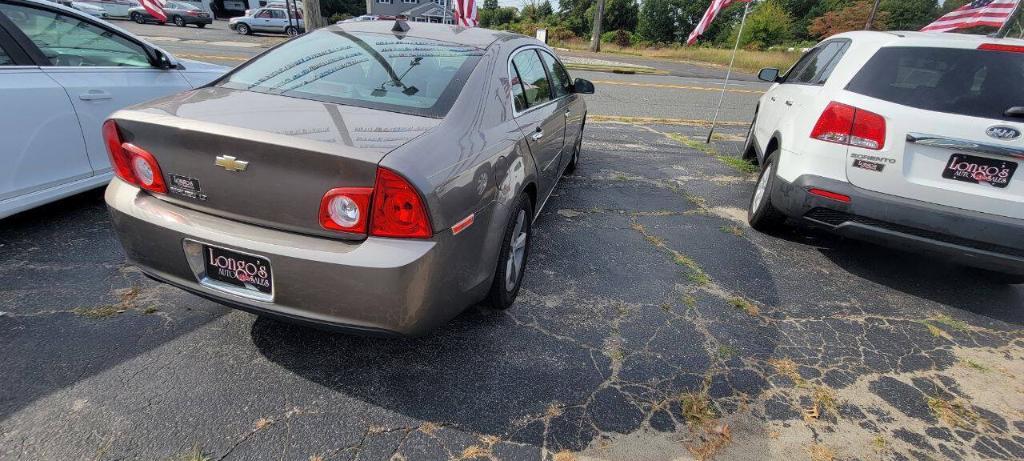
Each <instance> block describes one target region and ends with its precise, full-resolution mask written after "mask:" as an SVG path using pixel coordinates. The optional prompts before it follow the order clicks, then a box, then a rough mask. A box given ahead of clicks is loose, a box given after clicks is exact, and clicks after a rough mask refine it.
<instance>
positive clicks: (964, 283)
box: [0, 26, 1024, 461]
mask: <svg viewBox="0 0 1024 461" xmlns="http://www.w3.org/2000/svg"><path fill="white" fill-rule="evenodd" d="M154 27H155V26H154ZM171 30H174V29H171ZM218 51H219V50H218ZM609 75H610V74H602V76H600V78H608V79H611V78H622V79H623V81H624V82H628V83H638V84H639V83H644V84H647V83H651V82H652V81H653V80H651V78H649V77H622V76H615V77H610V76H609ZM593 78H595V79H597V78H599V75H598V74H595V75H594V76H593ZM676 78H679V77H676ZM607 86H608V87H614V88H620V87H622V88H627V87H628V88H633V87H631V86H629V85H617V86H613V85H607ZM639 88H647V87H639ZM658 91H664V92H665V93H664V94H665V95H675V96H672V97H677V98H679V100H680V101H683V103H684V104H687V103H693V104H701V102H700V100H699V96H698V95H701V94H704V93H701V92H700V91H701V90H682V89H679V90H676V91H669V89H665V88H661V89H659V90H658ZM638 94H639V93H638ZM737 94H738V95H742V94H743V93H737ZM595 96H597V95H595ZM666 97H668V96H666ZM592 102H593V106H595V107H596V106H599V104H600V102H599V100H597V99H596V97H595V99H594V100H592ZM615 107H618V108H619V109H620V110H622V111H627V112H628V113H631V114H632V113H638V114H649V113H654V112H646V111H653V110H654V109H650V108H651V107H656V106H654V105H653V104H650V103H647V104H645V103H643V102H642V101H641V100H638V99H630V98H625V99H622V100H620V101H617V105H616V106H615ZM651 116H652V117H653V115H651ZM679 118H682V117H679ZM624 120H626V121H627V122H629V123H623V122H622V121H621V120H616V119H607V120H606V121H599V120H593V121H591V122H590V123H588V130H587V138H586V143H585V145H584V149H585V150H584V157H583V163H582V165H581V166H580V169H579V170H578V173H577V175H575V176H571V177H566V178H565V180H564V182H563V183H562V184H561V185H560V187H559V189H558V190H557V191H556V195H554V196H553V197H552V199H551V200H550V201H549V202H548V204H547V207H546V208H545V210H544V212H543V213H542V215H541V217H540V219H539V220H538V222H537V224H536V232H537V234H536V241H535V246H534V247H533V250H532V251H533V253H532V254H531V261H530V266H529V271H528V273H527V276H526V280H525V282H524V283H525V285H524V288H523V291H522V294H521V297H520V299H519V301H518V302H517V304H516V306H515V307H514V308H513V309H511V310H509V311H506V312H494V311H490V310H487V309H484V308H481V307H473V308H470V309H469V310H468V311H467V312H466V313H465V314H463V315H461V316H459V317H458V318H456V319H455V320H454V321H453V322H451V323H450V324H449V325H446V326H445V327H443V328H441V329H440V330H439V331H437V332H435V333H434V334H431V335H429V336H427V337H424V338H420V339H379V338H362V337H352V336H344V335H338V334H331V333H325V332H322V331H318V330H312V329H308V328H303V327H298V326H294V325H290V324H286V323H280V322H276V321H271V320H267V319H261V318H257V317H254V316H252V315H249V314H246V313H242V312H238V311H234V310H231V309H228V308H225V307H223V306H220V305H218V304H215V303H212V302H209V301H206V300H203V299H200V298H197V297H194V296H192V295H189V294H186V293H183V292H181V291H179V290H176V289H173V288H169V287H166V286H163V285H159V284H157V283H154V282H152V281H150V280H149V279H147V278H145V277H144V276H142V275H141V274H140V273H139V272H138V271H137V270H135V269H134V268H132V267H131V266H129V265H127V264H125V262H124V259H123V256H122V254H121V250H120V248H119V246H118V244H117V242H116V240H115V238H114V236H113V234H112V233H111V231H110V222H109V217H108V215H107V213H106V211H105V209H104V207H103V204H102V197H101V194H100V193H99V192H93V193H87V194H82V195H79V196H76V197H73V198H70V199H68V200H64V201H62V202H58V203H56V204H53V205H50V206H46V207H43V208H40V209H37V210H34V211H31V212H27V213H23V214H20V215H17V216H15V217H12V218H9V219H7V220H4V221H2V225H0V255H2V256H3V257H2V258H0V311H3V314H0V350H2V351H3V354H0V370H2V373H0V459H4V460H6V459H55V460H57V459H59V460H64V459H167V458H179V457H181V458H185V459H198V458H187V456H188V455H192V454H195V453H201V454H203V455H204V456H207V457H209V459H268V458H275V459H276V458H280V459H290V460H291V459H295V460H309V459H332V460H333V459H360V460H362V459H368V460H377V459H408V460H420V459H423V460H437V459H484V458H491V459H503V460H508V459H512V460H515V459H557V460H562V461H564V460H569V459H621V460H638V459H641V460H642V459H649V460H663V459H676V458H682V459H687V458H690V457H707V456H712V455H715V456H717V458H718V459H752V460H753V459H758V460H760V459H780V458H790V459H807V458H811V459H820V460H824V459H832V458H833V457H834V458H836V459H854V458H856V459H900V460H902V459H929V458H932V459H979V458H1001V459H1020V458H1022V457H1024V413H1022V409H1024V384H1022V383H1024V380H1022V376H1024V330H1022V325H1024V309H1022V308H1024V286H1016V287H1008V286H1002V285H995V284H992V283H989V282H988V281H986V280H984V279H980V278H978V277H977V276H975V275H972V274H971V273H969V272H966V271H963V270H961V269H958V268H956V267H954V266H951V265H949V264H947V263H945V262H943V261H936V260H931V259H927V258H923V257H920V256H915V255H909V254H904V253H901V252H899V251H893V250H888V249H882V248H878V247H875V246H872V245H867V244H861V243H857V242H851V241H847V240H843V239H838V238H834V237H831V236H828V235H824V234H820V233H816V232H813V231H809V230H793V231H787V232H783V233H780V234H778V235H765V234H761V233H758V232H755V231H753V230H751V229H749V228H748V227H747V226H746V224H745V220H744V219H743V218H744V212H743V208H744V207H745V205H746V202H747V198H748V197H749V194H750V191H751V189H752V187H753V184H752V181H751V178H750V176H748V175H746V174H744V173H741V172H739V171H737V170H734V169H733V168H732V167H730V166H728V165H727V164H726V163H725V162H724V161H723V160H722V159H726V160H727V159H728V156H729V155H732V154H734V153H735V152H736V151H737V150H738V148H739V140H740V134H741V133H742V130H743V128H742V127H740V126H730V127H727V128H725V129H724V130H723V132H722V133H723V135H724V136H722V137H720V138H719V141H717V142H715V143H713V144H712V146H711V149H701V150H698V149H696V147H699V144H692V143H690V142H689V140H691V139H693V138H697V137H700V136H701V135H703V133H704V129H703V128H701V127H698V126H691V124H688V123H686V122H682V121H674V122H672V123H670V124H669V123H664V122H662V123H657V122H642V121H639V120H636V119H624Z"/></svg>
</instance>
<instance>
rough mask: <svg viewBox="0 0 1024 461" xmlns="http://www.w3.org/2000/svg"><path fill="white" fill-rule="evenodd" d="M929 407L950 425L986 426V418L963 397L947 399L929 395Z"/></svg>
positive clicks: (966, 427) (964, 426) (969, 427)
mask: <svg viewBox="0 0 1024 461" xmlns="http://www.w3.org/2000/svg"><path fill="white" fill-rule="evenodd" d="M928 409H930V410H931V411H932V414H933V415H935V418H936V419H938V420H939V421H942V422H943V423H945V424H947V425H948V426H950V427H954V428H957V427H959V428H962V429H968V430H976V429H978V427H979V425H981V426H985V420H984V419H982V418H981V416H978V413H977V412H975V411H974V409H973V408H971V405H970V403H968V402H967V401H965V400H963V399H961V398H954V399H953V400H945V399H942V398H939V397H928Z"/></svg>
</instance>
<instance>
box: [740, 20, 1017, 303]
mask: <svg viewBox="0 0 1024 461" xmlns="http://www.w3.org/2000/svg"><path fill="white" fill-rule="evenodd" d="M758 77H759V78H761V79H762V80H766V81H770V82H774V83H775V85H774V86H772V87H771V89H769V90H768V92H766V93H765V94H764V96H763V97H762V98H761V100H760V102H759V103H758V108H757V112H756V115H755V118H754V122H753V124H752V125H751V128H750V132H749V134H748V135H747V142H746V145H745V147H744V156H745V157H746V158H748V159H754V158H755V157H756V159H757V160H758V161H759V162H760V164H761V165H762V168H761V176H760V177H759V178H758V182H757V187H756V189H755V191H754V193H753V197H752V198H751V201H750V209H749V214H748V219H749V222H750V225H751V226H752V227H753V228H755V229H758V230H768V229H771V228H774V227H778V226H780V225H782V224H783V223H784V222H785V221H786V218H791V219H793V220H794V221H800V222H803V223H808V224H812V225H816V226H822V227H825V228H827V229H830V230H832V231H833V232H836V233H838V234H840V235H844V236H848V237H852V238H857V239H863V240H871V241H875V242H877V243H882V244H887V245H890V246H895V247H898V248H903V249H910V250H916V251H922V252H929V253H936V254H939V255H942V256H944V257H946V258H947V259H949V260H950V261H953V262H956V263H959V264H963V265H966V266H973V267H975V268H980V269H982V270H983V271H984V272H985V273H986V274H987V275H988V276H990V277H991V278H992V279H994V280H998V281H1001V282H1007V283H1022V282H1024V171H1017V170H1018V166H1019V164H1021V163H1024V139H1022V137H1021V133H1022V131H1024V84H1022V82H1024V41H1021V40H1008V39H992V38H989V37H985V36H976V35H960V34H936V33H920V32H850V33H845V34H840V35H836V36H834V37H832V38H829V39H828V40H825V41H823V42H821V43H820V44H818V45H817V46H816V47H814V48H813V49H811V50H810V51H808V52H807V53H806V54H805V55H804V56H803V57H802V58H800V60H799V61H798V62H797V63H796V64H795V65H794V66H793V68H792V69H790V70H789V71H788V72H787V73H786V74H785V75H784V76H780V75H779V71H778V70H777V69H763V70H762V71H761V73H760V74H759V76H758ZM1020 169H1022V170H1024V168H1020Z"/></svg>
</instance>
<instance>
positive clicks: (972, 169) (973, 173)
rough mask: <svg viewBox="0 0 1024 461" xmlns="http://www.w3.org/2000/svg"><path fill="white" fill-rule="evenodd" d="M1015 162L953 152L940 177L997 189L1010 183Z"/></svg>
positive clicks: (1015, 169) (1015, 168)
mask: <svg viewBox="0 0 1024 461" xmlns="http://www.w3.org/2000/svg"><path fill="white" fill-rule="evenodd" d="M1016 171H1017V162H1014V161H1011V160H1002V159H994V158H990V157H981V156H978V155H969V154H961V153H955V154H952V155H950V156H949V160H948V161H946V166H945V167H943V168H942V177H943V178H945V179H951V180H954V181H960V182H967V183H973V184H979V185H980V184H987V185H989V186H992V187H996V188H999V189H1005V188H1006V187H1007V186H1009V185H1010V180H1011V179H1013V174H1014V172H1016Z"/></svg>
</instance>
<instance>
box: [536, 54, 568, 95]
mask: <svg viewBox="0 0 1024 461" xmlns="http://www.w3.org/2000/svg"><path fill="white" fill-rule="evenodd" d="M540 56H541V58H542V59H544V66H545V67H547V70H548V75H550V76H551V84H552V85H551V87H552V88H553V89H554V90H555V98H561V97H562V96H565V95H567V94H569V93H572V80H570V79H569V73H568V72H566V71H565V67H562V63H560V62H558V60H557V59H555V57H554V56H551V53H548V52H547V51H541V52H540Z"/></svg>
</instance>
